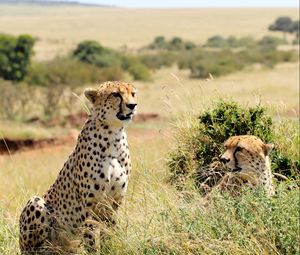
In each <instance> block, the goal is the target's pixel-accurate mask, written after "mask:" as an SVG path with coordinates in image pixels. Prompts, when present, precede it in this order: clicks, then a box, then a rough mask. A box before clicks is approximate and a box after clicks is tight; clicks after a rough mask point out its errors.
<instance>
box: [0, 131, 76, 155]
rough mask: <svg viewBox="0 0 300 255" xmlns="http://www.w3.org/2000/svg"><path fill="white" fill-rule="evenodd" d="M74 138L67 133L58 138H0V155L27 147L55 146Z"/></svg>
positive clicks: (70, 141)
mask: <svg viewBox="0 0 300 255" xmlns="http://www.w3.org/2000/svg"><path fill="white" fill-rule="evenodd" d="M74 141H75V138H74V136H73V135H68V136H65V137H60V138H48V139H40V140H34V139H23V140H12V139H9V138H4V139H1V140H0V155H1V154H2V155H3V154H10V153H15V152H19V151H23V150H28V149H41V148H44V147H49V146H57V145H64V144H71V143H74Z"/></svg>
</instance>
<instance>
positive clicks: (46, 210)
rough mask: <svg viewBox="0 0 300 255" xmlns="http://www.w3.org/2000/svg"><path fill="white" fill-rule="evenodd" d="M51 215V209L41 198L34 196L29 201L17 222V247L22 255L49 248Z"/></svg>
mask: <svg viewBox="0 0 300 255" xmlns="http://www.w3.org/2000/svg"><path fill="white" fill-rule="evenodd" d="M51 213H52V211H51V208H50V207H49V206H47V205H46V203H45V201H44V199H42V198H41V197H38V196H34V197H32V198H30V199H29V201H28V202H27V204H26V206H25V208H24V209H23V211H22V213H21V215H20V222H19V228H20V233H19V245H20V249H21V252H22V254H29V253H32V252H38V251H46V250H47V246H48V247H50V242H51V240H49V238H50V236H51V228H52V220H51Z"/></svg>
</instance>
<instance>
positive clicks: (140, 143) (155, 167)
mask: <svg viewBox="0 0 300 255" xmlns="http://www.w3.org/2000/svg"><path fill="white" fill-rule="evenodd" d="M279 16H289V17H291V18H292V19H299V13H298V10H297V9H164V10H158V9H149V10H146V9H125V8H124V9H122V8H98V7H78V6H75V7H74V6H34V5H33V6H28V5H17V6H14V5H1V6H0V31H1V32H3V33H7V34H12V35H16V36H17V35H19V34H30V35H32V36H33V37H35V38H36V43H35V46H34V49H33V50H34V56H33V60H35V61H51V60H52V59H55V58H57V57H64V56H65V55H68V54H70V51H71V50H72V49H74V48H75V47H76V45H77V44H78V43H80V42H81V41H84V40H96V41H98V42H100V43H101V45H103V46H104V47H108V48H111V49H114V50H121V51H123V52H127V53H130V54H133V55H138V54H139V53H140V51H142V50H145V49H144V48H143V47H145V45H147V44H149V43H150V42H151V41H152V40H153V38H155V37H157V36H164V37H165V38H167V39H169V38H172V37H175V36H177V37H180V38H183V39H184V40H188V41H192V42H193V43H195V44H204V43H205V42H206V41H207V39H208V38H210V37H212V36H214V35H216V34H217V35H222V36H224V37H228V36H234V37H237V38H240V37H245V36H249V37H251V38H254V40H259V39H260V38H262V37H263V36H266V35H269V36H275V37H278V38H280V39H281V38H282V37H283V34H282V33H280V32H272V31H268V26H269V25H270V24H271V23H272V22H274V20H275V19H276V18H277V17H279ZM285 40H287V41H288V42H290V41H292V35H291V34H286V35H285ZM287 44H288V45H282V46H278V47H279V48H280V47H281V48H282V49H281V51H283V52H284V51H288V50H289V51H292V52H293V54H295V55H296V60H295V61H282V62H280V63H277V64H276V65H274V66H273V65H272V67H271V68H270V67H266V66H264V65H261V64H253V65H249V66H246V67H245V68H243V69H241V70H237V71H236V72H230V73H228V74H225V75H220V76H214V73H210V75H208V76H207V77H206V78H199V77H191V72H190V70H188V69H185V68H179V67H178V66H176V65H175V64H173V65H170V66H167V67H162V68H159V69H156V70H152V71H151V74H152V77H151V79H148V80H145V81H141V80H136V81H135V80H133V77H132V75H128V74H126V75H125V76H124V77H123V79H125V80H129V81H131V82H132V83H133V85H134V86H135V87H136V88H137V90H138V93H137V96H138V112H139V113H140V114H143V116H146V117H145V119H142V120H138V119H137V120H136V121H133V123H132V124H130V126H129V127H128V129H127V130H128V141H129V145H130V150H131V157H132V163H133V171H132V175H131V177H130V182H129V188H128V192H127V195H126V200H125V203H124V204H123V205H122V206H121V208H120V210H119V211H118V214H117V222H118V224H117V227H116V228H114V229H108V230H106V231H107V232H108V235H109V239H108V240H106V241H105V243H104V244H102V245H101V250H100V249H99V251H98V253H96V254H153V255H154V254H299V252H300V250H299V242H300V234H299V165H300V164H299V145H300V138H299V123H298V120H299V60H298V56H299V45H291V44H290V43H287ZM145 51H146V52H148V51H149V50H148V49H146V50H145ZM211 51H214V50H213V49H212V50H211ZM2 83H3V84H4V85H2ZM5 85H6V81H2V80H1V86H2V87H1V88H2V89H1V93H3V94H2V95H0V100H2V97H4V96H5V97H9V98H10V100H7V99H6V101H7V102H8V103H10V104H11V105H10V104H7V105H6V107H8V108H2V109H0V113H4V114H2V115H0V139H2V140H5V139H10V140H14V139H15V140H22V139H32V140H39V139H51V138H53V137H58V138H60V137H61V138H62V139H65V138H66V137H67V138H68V139H66V140H64V141H65V142H62V143H59V144H58V145H52V144H51V145H46V146H41V148H38V149H37V148H34V149H24V150H20V151H16V152H14V151H9V148H7V150H8V153H3V154H0V176H1V179H0V180H1V185H0V254H3V255H10V254H19V247H18V220H19V215H20V212H21V210H22V207H23V206H24V205H25V204H26V202H27V200H28V199H29V198H30V197H31V196H33V195H42V194H43V193H44V192H45V191H46V190H47V189H48V187H49V186H50V185H51V184H52V183H53V181H54V180H55V178H56V176H57V174H58V172H59V170H60V169H61V167H62V165H63V163H64V161H65V160H66V159H67V157H68V155H69V154H70V153H71V152H72V150H73V148H74V145H75V143H76V139H75V138H76V136H77V134H78V132H79V131H80V128H81V126H82V125H83V123H84V120H81V122H79V123H77V124H76V125H72V124H69V123H66V122H67V121H66V120H64V117H65V116H70V115H72V116H73V115H74V116H77V115H76V114H77V113H78V112H84V111H86V108H87V107H88V106H89V104H88V103H87V102H86V101H84V98H83V95H82V92H83V90H84V88H87V87H95V86H96V85H97V83H91V82H87V83H86V84H81V85H77V86H76V87H74V86H66V85H63V90H61V88H60V87H59V86H58V85H55V86H54V87H53V88H50V90H52V91H53V93H55V90H57V91H58V93H63V94H64V95H65V97H62V98H60V104H61V106H59V107H61V109H57V107H55V106H53V105H55V104H56V103H57V104H58V101H55V100H54V102H51V104H50V103H49V101H50V100H46V99H44V97H43V93H44V87H39V86H34V85H33V86H32V85H24V84H21V85H15V84H8V85H7V86H8V87H9V93H8V92H7V91H8V90H5V89H3V88H4V86H5ZM13 86H20V88H19V89H17V92H16V90H15V89H14V88H13ZM48 89H49V88H48ZM14 93H23V94H24V95H25V94H28V96H27V97H24V98H25V99H24V98H22V100H26V101H24V102H20V101H18V99H19V97H18V96H16V97H15V95H16V94H14ZM47 93H49V92H47ZM51 95H52V94H51ZM47 96H49V97H50V94H47ZM14 98H15V99H14ZM220 100H225V101H226V100H227V101H230V102H232V101H234V102H236V103H237V104H238V105H241V106H242V107H244V108H245V109H247V108H249V107H250V108H251V107H255V106H257V105H260V106H262V107H263V108H264V109H265V110H266V112H267V114H268V116H270V118H271V119H272V122H273V124H272V129H273V131H272V138H271V139H270V140H271V142H272V143H274V144H275V147H276V149H277V151H278V153H279V154H280V153H281V152H282V155H284V157H286V158H288V160H290V161H289V162H292V163H290V164H288V165H287V167H286V168H288V170H290V173H291V174H290V175H288V176H282V175H283V172H281V173H280V176H281V177H282V178H279V179H278V178H277V179H274V183H275V186H276V190H277V194H276V195H275V196H274V197H272V198H268V197H266V196H265V194H264V192H263V190H261V189H259V188H257V189H245V190H243V192H242V193H241V194H240V196H238V197H232V196H230V195H229V194H227V193H225V194H224V193H220V192H217V191H216V192H212V193H211V194H210V195H209V196H206V195H203V193H201V192H199V190H198V188H197V186H196V185H193V184H191V181H190V180H189V181H187V184H186V185H185V186H184V188H183V187H182V186H180V187H178V186H177V185H174V183H172V181H170V180H171V179H172V177H173V175H174V172H172V171H171V170H170V162H171V161H172V160H174V157H172V155H174V151H178V150H180V148H181V144H182V146H183V147H184V146H186V144H187V142H186V141H187V140H188V139H189V141H193V139H198V138H199V136H198V135H197V131H196V133H195V129H196V128H197V125H198V124H197V123H198V117H199V116H200V115H201V114H202V113H203V112H206V111H210V109H213V107H215V105H216V104H217V102H219V101H220ZM28 101H29V103H28ZM30 101H32V103H30ZM46 101H47V104H48V105H49V109H48V111H46V110H40V109H41V108H43V104H45V102H46ZM62 102H69V103H72V106H68V105H64V104H63V103H62ZM4 105H5V104H2V107H4ZM48 105H47V106H48ZM74 105H75V106H76V107H73V106H74ZM9 106H10V107H9ZM51 107H53V108H51ZM15 108H16V109H17V110H15V111H13V110H12V109H15ZM20 109H21V110H20ZM10 111H11V113H10V114H6V113H8V112H10ZM49 111H50V113H49V116H44V118H43V117H39V118H38V120H37V121H36V119H37V118H34V117H35V114H36V112H38V113H39V114H40V113H41V112H43V113H44V114H46V113H48V112H49ZM51 111H52V112H51ZM54 111H57V112H58V114H57V115H55V114H52V113H53V112H54ZM14 114H17V115H18V117H16V118H14V117H12V116H11V115H14ZM26 114H28V116H29V117H28V118H26ZM24 115H25V117H24ZM3 116H5V117H3ZM149 116H150V117H149ZM151 116H152V117H151ZM153 116H154V117H153ZM57 119H59V121H57ZM55 120H56V121H55ZM236 121H240V120H239V119H238V120H236ZM45 123H46V124H45ZM49 123H50V124H49ZM51 123H54V124H51ZM189 144H193V142H191V143H189ZM8 147H9V146H8ZM191 150H196V149H195V148H193V147H191ZM220 150H222V148H221V147H220ZM280 155H281V154H280ZM187 157H188V156H187ZM276 160H277V159H276ZM276 162H277V161H276ZM293 162H296V163H293ZM297 162H298V163H297ZM297 164H298V165H297ZM272 166H273V165H272ZM291 169H292V170H291ZM80 254H86V253H85V251H81V253H80Z"/></svg>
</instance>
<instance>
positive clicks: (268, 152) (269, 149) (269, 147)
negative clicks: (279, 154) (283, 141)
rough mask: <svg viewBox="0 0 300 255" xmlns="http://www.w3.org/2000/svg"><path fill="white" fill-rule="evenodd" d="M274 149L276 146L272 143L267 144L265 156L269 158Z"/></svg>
mask: <svg viewBox="0 0 300 255" xmlns="http://www.w3.org/2000/svg"><path fill="white" fill-rule="evenodd" d="M274 147H275V146H274V144H272V143H267V144H265V146H264V153H265V155H266V156H268V155H269V154H270V152H271V151H272V150H273V148H274Z"/></svg>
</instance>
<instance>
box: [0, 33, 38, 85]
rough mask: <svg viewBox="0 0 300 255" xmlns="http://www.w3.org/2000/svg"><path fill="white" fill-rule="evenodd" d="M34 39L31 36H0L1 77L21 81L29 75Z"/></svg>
mask: <svg viewBox="0 0 300 255" xmlns="http://www.w3.org/2000/svg"><path fill="white" fill-rule="evenodd" d="M33 45H34V39H33V38H32V37H31V36H29V35H20V36H18V37H14V36H10V35H4V34H1V35H0V77H2V78H3V79H5V80H11V81H21V80H23V78H24V77H25V75H26V73H27V69H28V66H29V64H30V59H31V56H32V48H33Z"/></svg>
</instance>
